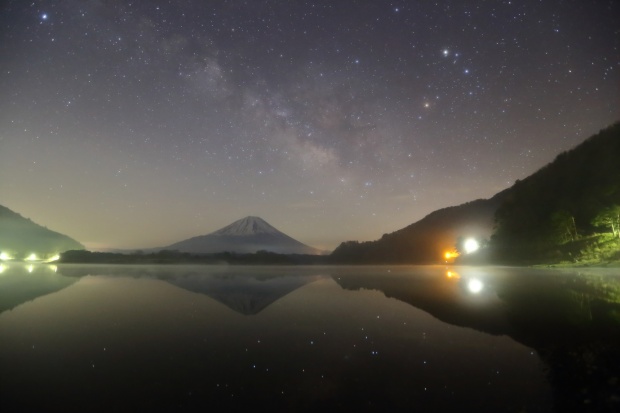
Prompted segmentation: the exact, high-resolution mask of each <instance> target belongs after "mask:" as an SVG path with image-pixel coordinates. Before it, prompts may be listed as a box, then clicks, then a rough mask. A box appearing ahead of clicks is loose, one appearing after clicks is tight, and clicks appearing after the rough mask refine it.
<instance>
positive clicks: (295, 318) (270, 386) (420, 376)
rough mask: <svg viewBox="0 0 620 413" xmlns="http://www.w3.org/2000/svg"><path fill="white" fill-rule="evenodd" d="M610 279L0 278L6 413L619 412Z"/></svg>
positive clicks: (64, 269)
mask: <svg viewBox="0 0 620 413" xmlns="http://www.w3.org/2000/svg"><path fill="white" fill-rule="evenodd" d="M618 274H619V270H618V269H570V270H555V269H544V270H543V269H531V268H509V267H445V266H409V267H407V266H394V267H389V266H381V267H318V266H317V267H312V266H310V267H251V266H247V267H245V266H180V265H179V266H138V265H136V266H96V265H90V266H82V265H58V266H54V265H46V264H39V265H28V264H25V263H17V262H13V263H4V264H1V265H0V401H1V405H0V410H1V411H3V412H53V411H63V412H86V411H88V412H137V411H155V410H157V411H171V412H172V411H179V412H185V411H204V410H206V409H214V410H217V411H234V410H242V409H248V408H252V409H260V410H264V411H321V410H325V411H328V410H329V411H333V410H341V411H420V412H446V411H477V412H553V411H557V412H564V411H583V412H598V411H610V412H611V411H620V275H618Z"/></svg>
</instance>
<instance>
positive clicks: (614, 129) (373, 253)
mask: <svg viewBox="0 0 620 413" xmlns="http://www.w3.org/2000/svg"><path fill="white" fill-rule="evenodd" d="M606 211H607V212H606ZM609 211H620V123H616V124H614V125H612V126H610V127H608V128H606V129H604V130H602V131H601V132H599V133H598V134H597V135H594V136H592V137H590V138H588V139H587V140H586V141H584V142H583V143H582V144H580V145H578V146H577V147H576V148H574V149H572V150H570V151H567V152H564V153H561V154H560V155H558V156H557V158H556V159H555V160H554V161H553V162H551V163H550V164H548V165H546V166H545V167H543V168H541V169H540V170H538V171H537V172H535V173H534V174H532V175H530V176H528V177H527V178H525V179H523V180H521V181H517V182H516V183H515V184H514V185H513V186H512V187H510V188H508V189H506V190H504V191H502V192H500V193H498V194H496V195H495V196H493V197H492V198H490V199H488V200H477V201H472V202H468V203H466V204H462V205H459V206H455V207H449V208H444V209H440V210H437V211H435V212H433V213H431V214H429V215H428V216H426V217H425V218H423V219H422V220H420V221H418V222H416V223H414V224H411V225H409V226H408V227H406V228H403V229H401V230H398V231H395V232H393V233H391V234H386V235H384V236H383V238H381V239H379V240H376V241H369V242H362V243H359V242H356V241H348V242H343V243H342V244H341V245H340V246H339V247H338V248H336V249H335V250H334V252H333V253H332V255H331V256H330V258H331V260H332V261H333V262H335V263H377V264H381V263H403V264H404V263H408V264H428V263H438V262H441V261H442V254H443V251H445V249H451V248H452V247H453V246H454V245H455V243H456V241H457V238H458V237H461V236H462V237H467V236H473V237H476V238H488V237H489V236H490V235H491V234H493V236H492V238H491V242H490V248H489V249H488V250H487V253H488V254H489V258H490V259H492V260H495V261H499V262H525V261H528V262H530V263H535V262H555V261H558V260H562V259H566V258H567V257H572V258H570V259H573V260H574V259H576V258H575V257H576V256H577V255H579V254H581V255H583V254H584V252H583V251H584V250H587V249H597V248H601V249H602V248H603V244H602V243H600V242H599V241H596V240H595V241H596V243H597V244H596V245H595V244H593V242H594V241H591V240H587V239H584V236H589V235H591V234H593V233H594V231H595V230H596V229H597V228H596V225H599V227H601V226H602V227H601V228H598V229H599V230H604V231H608V232H609V233H610V235H609V236H611V233H612V232H613V233H614V235H615V236H616V237H617V236H618V234H620V232H618V231H617V228H618V227H619V226H620V218H619V217H620V213H618V212H615V213H614V214H615V215H613V216H615V218H613V216H608V215H609V213H608V212H609ZM603 213H607V215H602V214H603ZM612 219H615V220H616V221H613V220H612ZM596 222H598V224H596ZM601 223H602V224H601ZM614 227H615V228H616V230H615V231H614ZM610 242H611V241H610ZM571 243H572V245H569V246H570V248H567V244H571ZM608 243H609V242H608ZM560 247H563V250H562V248H560ZM617 255H618V257H619V258H620V253H618V254H617ZM612 258H613V257H612ZM550 260H551V261H550Z"/></svg>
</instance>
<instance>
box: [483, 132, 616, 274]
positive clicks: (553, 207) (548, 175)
mask: <svg viewBox="0 0 620 413" xmlns="http://www.w3.org/2000/svg"><path fill="white" fill-rule="evenodd" d="M614 211H615V212H614ZM619 216H620V123H616V124H614V125H612V126H610V127H608V128H606V129H604V130H602V131H600V132H599V133H598V134H596V135H594V136H591V137H590V138H588V139H586V140H585V141H584V142H583V143H581V144H580V145H578V146H577V147H575V148H573V149H571V150H569V151H566V152H563V153H561V154H559V155H558V156H557V157H556V158H555V160H554V161H553V162H551V163H549V164H548V165H546V166H545V167H543V168H541V169H540V170H538V171H537V172H536V173H534V174H532V175H530V176H528V177H527V178H525V179H523V180H522V181H517V183H515V185H514V186H513V187H511V188H510V196H509V197H507V198H506V202H504V203H503V204H502V206H501V207H500V208H499V209H498V211H497V215H496V220H497V231H496V232H495V234H494V236H493V239H492V246H493V247H494V249H495V254H496V255H498V257H499V258H500V259H502V260H504V261H505V260H506V258H513V259H517V260H524V259H530V260H533V261H541V260H542V261H544V262H555V261H557V260H571V261H574V260H576V259H577V257H578V256H583V255H584V254H588V252H587V250H588V249H590V248H594V249H596V250H602V249H603V248H604V246H603V244H606V243H607V244H609V243H613V242H614V241H613V240H612V239H611V238H612V237H613V238H616V241H615V242H617V239H618V231H617V228H618V224H619V221H620V217H619ZM614 227H615V229H616V230H615V231H614ZM606 233H607V234H606ZM612 233H613V236H612ZM596 234H599V235H605V236H602V237H601V236H597V235H596ZM593 236H594V237H598V238H599V239H598V240H597V239H588V237H590V238H591V237H593ZM594 244H600V245H597V246H594ZM615 248H616V250H617V246H616V247H615ZM570 250H572V251H570ZM618 255H619V256H618V257H617V258H620V254H618ZM592 258H593V259H602V258H603V257H602V256H598V257H597V256H596V254H594V255H593V256H592ZM607 258H611V259H613V257H607Z"/></svg>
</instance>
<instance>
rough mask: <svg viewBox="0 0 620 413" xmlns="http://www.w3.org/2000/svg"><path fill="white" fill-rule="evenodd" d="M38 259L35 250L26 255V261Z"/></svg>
mask: <svg viewBox="0 0 620 413" xmlns="http://www.w3.org/2000/svg"><path fill="white" fill-rule="evenodd" d="M36 260H37V254H35V253H34V252H33V253H32V254H30V255H29V256H27V257H26V261H36Z"/></svg>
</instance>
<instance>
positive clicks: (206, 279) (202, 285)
mask: <svg viewBox="0 0 620 413" xmlns="http://www.w3.org/2000/svg"><path fill="white" fill-rule="evenodd" d="M60 271H62V272H63V273H64V274H67V275H70V276H72V277H83V276H86V275H105V276H119V277H134V278H142V277H147V278H157V279H160V280H163V281H165V282H167V283H169V284H172V285H174V286H175V287H178V288H182V289H184V290H187V291H191V292H194V293H198V294H203V295H206V296H208V297H210V298H212V299H214V300H216V301H218V302H220V303H222V304H224V305H225V306H227V307H229V308H230V309H232V310H234V311H236V312H238V313H240V314H244V315H255V314H258V313H259V312H261V311H262V310H264V309H265V308H267V307H268V306H269V305H271V304H273V303H274V302H276V301H277V300H279V299H281V298H282V297H284V296H286V295H287V294H290V293H292V292H293V291H295V290H297V289H298V288H300V287H303V286H304V285H306V284H308V283H311V282H314V281H316V280H318V279H321V278H326V277H325V276H322V275H317V274H316V272H310V273H308V275H298V274H299V268H291V267H268V266H265V267H253V266H248V267H234V268H231V267H228V266H204V265H203V266H174V267H167V266H140V265H138V266H124V265H108V266H105V265H102V266H63V267H61V270H60Z"/></svg>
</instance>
